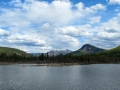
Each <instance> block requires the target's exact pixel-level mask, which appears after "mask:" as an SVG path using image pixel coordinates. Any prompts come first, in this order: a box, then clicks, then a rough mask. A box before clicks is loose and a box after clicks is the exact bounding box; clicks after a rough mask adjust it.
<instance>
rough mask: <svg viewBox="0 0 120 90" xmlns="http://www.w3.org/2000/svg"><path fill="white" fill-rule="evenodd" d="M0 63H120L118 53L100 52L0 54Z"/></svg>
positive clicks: (119, 53)
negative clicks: (50, 54) (54, 54)
mask: <svg viewBox="0 0 120 90" xmlns="http://www.w3.org/2000/svg"><path fill="white" fill-rule="evenodd" d="M0 62H23V63H24V62H25V63H38V64H40V63H79V64H95V63H120V52H119V51H111V52H100V53H92V54H84V55H72V54H66V55H63V54H59V55H57V56H49V54H48V53H47V54H43V53H42V54H41V55H39V56H32V55H29V56H26V55H24V54H22V55H18V54H16V53H13V54H11V55H7V54H6V53H0Z"/></svg>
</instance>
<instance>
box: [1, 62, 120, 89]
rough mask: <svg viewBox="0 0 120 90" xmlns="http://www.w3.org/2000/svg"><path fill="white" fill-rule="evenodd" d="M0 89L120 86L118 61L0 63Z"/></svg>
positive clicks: (103, 87) (108, 87) (116, 87)
mask: <svg viewBox="0 0 120 90" xmlns="http://www.w3.org/2000/svg"><path fill="white" fill-rule="evenodd" d="M0 90H120V65H119V64H93V65H75V66H59V67H51V66H31V65H0Z"/></svg>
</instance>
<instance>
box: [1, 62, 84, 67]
mask: <svg viewBox="0 0 120 90" xmlns="http://www.w3.org/2000/svg"><path fill="white" fill-rule="evenodd" d="M16 64H23V65H24V66H25V65H32V66H72V65H85V64H80V63H39V64H37V63H26V62H25V63H23V62H0V65H16Z"/></svg>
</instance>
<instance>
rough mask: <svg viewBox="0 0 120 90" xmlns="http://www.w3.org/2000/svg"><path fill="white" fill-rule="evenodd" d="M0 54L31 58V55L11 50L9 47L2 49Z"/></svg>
mask: <svg viewBox="0 0 120 90" xmlns="http://www.w3.org/2000/svg"><path fill="white" fill-rule="evenodd" d="M0 53H5V54H7V55H12V54H14V53H15V54H17V55H25V56H30V54H28V53H26V52H24V51H22V50H19V49H15V48H9V47H0Z"/></svg>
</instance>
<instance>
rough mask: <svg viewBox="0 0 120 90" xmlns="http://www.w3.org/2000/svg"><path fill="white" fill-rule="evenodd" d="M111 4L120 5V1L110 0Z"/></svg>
mask: <svg viewBox="0 0 120 90" xmlns="http://www.w3.org/2000/svg"><path fill="white" fill-rule="evenodd" d="M109 4H120V0H109Z"/></svg>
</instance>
